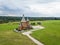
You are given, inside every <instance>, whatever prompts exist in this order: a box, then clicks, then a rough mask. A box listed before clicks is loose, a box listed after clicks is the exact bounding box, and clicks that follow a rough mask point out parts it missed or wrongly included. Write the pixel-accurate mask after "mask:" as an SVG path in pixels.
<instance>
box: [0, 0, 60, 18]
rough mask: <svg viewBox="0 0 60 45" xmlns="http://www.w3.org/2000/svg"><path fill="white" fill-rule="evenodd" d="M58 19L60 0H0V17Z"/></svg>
mask: <svg viewBox="0 0 60 45" xmlns="http://www.w3.org/2000/svg"><path fill="white" fill-rule="evenodd" d="M22 14H25V16H30V17H31V16H32V17H60V0H0V16H22Z"/></svg>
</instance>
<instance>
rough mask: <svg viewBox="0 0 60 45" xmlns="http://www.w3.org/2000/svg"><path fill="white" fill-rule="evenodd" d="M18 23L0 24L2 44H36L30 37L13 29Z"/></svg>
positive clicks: (0, 44)
mask: <svg viewBox="0 0 60 45" xmlns="http://www.w3.org/2000/svg"><path fill="white" fill-rule="evenodd" d="M18 24H19V23H18V22H10V23H4V24H0V45H36V44H35V43H34V42H32V41H31V40H30V39H29V38H28V37H26V36H24V35H22V34H21V33H16V32H14V31H13V30H14V29H15V28H17V27H18Z"/></svg>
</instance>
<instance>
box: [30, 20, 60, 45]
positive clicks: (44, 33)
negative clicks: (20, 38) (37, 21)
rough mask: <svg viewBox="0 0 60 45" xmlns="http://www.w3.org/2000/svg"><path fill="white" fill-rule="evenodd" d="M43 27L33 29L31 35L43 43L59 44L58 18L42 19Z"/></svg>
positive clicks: (46, 44) (59, 26)
mask: <svg viewBox="0 0 60 45" xmlns="http://www.w3.org/2000/svg"><path fill="white" fill-rule="evenodd" d="M42 26H44V27H45V29H42V30H37V31H34V32H33V33H32V34H31V36H33V37H34V38H36V39H37V40H39V41H40V42H42V43H43V44H44V45H60V20H47V21H42Z"/></svg>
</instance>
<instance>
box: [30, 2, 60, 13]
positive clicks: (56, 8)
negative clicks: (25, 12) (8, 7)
mask: <svg viewBox="0 0 60 45" xmlns="http://www.w3.org/2000/svg"><path fill="white" fill-rule="evenodd" d="M30 9H31V11H33V12H39V13H42V14H56V13H60V2H51V3H48V4H47V3H46V4H34V5H30Z"/></svg>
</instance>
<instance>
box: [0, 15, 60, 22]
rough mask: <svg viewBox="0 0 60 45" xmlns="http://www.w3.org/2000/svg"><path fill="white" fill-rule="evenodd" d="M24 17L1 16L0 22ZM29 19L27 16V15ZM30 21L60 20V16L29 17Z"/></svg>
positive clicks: (13, 20) (18, 19)
mask: <svg viewBox="0 0 60 45" xmlns="http://www.w3.org/2000/svg"><path fill="white" fill-rule="evenodd" d="M21 18H22V17H12V16H0V23H8V22H15V21H20V20H21ZM25 18H26V19H27V17H25ZM28 18H29V20H30V21H41V20H42V21H44V20H60V17H28Z"/></svg>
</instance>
